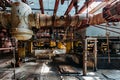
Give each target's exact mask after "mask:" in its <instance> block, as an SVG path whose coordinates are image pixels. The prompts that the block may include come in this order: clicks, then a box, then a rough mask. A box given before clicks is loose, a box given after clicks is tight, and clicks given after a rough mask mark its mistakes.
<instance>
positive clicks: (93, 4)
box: [82, 2, 101, 13]
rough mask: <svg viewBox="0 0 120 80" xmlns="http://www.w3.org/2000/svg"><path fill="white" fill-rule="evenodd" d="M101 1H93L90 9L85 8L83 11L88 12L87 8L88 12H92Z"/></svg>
mask: <svg viewBox="0 0 120 80" xmlns="http://www.w3.org/2000/svg"><path fill="white" fill-rule="evenodd" d="M100 3H101V2H93V3H92V4H91V5H90V6H89V7H88V9H85V10H84V11H83V12H82V13H87V10H88V12H90V11H91V10H92V9H94V8H95V7H96V6H97V5H99V4H100Z"/></svg>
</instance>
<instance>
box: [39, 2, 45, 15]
mask: <svg viewBox="0 0 120 80" xmlns="http://www.w3.org/2000/svg"><path fill="white" fill-rule="evenodd" d="M39 4H40V10H41V13H42V14H44V7H43V0H39Z"/></svg>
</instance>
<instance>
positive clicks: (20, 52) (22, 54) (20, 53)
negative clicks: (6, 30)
mask: <svg viewBox="0 0 120 80" xmlns="http://www.w3.org/2000/svg"><path fill="white" fill-rule="evenodd" d="M18 56H19V57H20V58H24V57H25V47H18Z"/></svg>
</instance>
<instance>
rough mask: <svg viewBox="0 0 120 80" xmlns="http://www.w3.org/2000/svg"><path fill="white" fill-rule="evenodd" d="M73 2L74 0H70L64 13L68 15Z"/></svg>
mask: <svg viewBox="0 0 120 80" xmlns="http://www.w3.org/2000/svg"><path fill="white" fill-rule="evenodd" d="M73 3H74V0H72V1H71V2H70V5H69V6H68V8H67V10H66V11H65V14H64V15H68V13H69V12H70V11H71V9H72V8H73Z"/></svg>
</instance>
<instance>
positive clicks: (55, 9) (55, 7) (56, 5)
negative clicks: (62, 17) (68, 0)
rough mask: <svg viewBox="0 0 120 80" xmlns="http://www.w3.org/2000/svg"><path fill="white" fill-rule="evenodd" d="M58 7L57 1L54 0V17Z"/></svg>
mask: <svg viewBox="0 0 120 80" xmlns="http://www.w3.org/2000/svg"><path fill="white" fill-rule="evenodd" d="M58 6H59V0H55V6H54V12H53V15H56V13H57V10H58Z"/></svg>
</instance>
